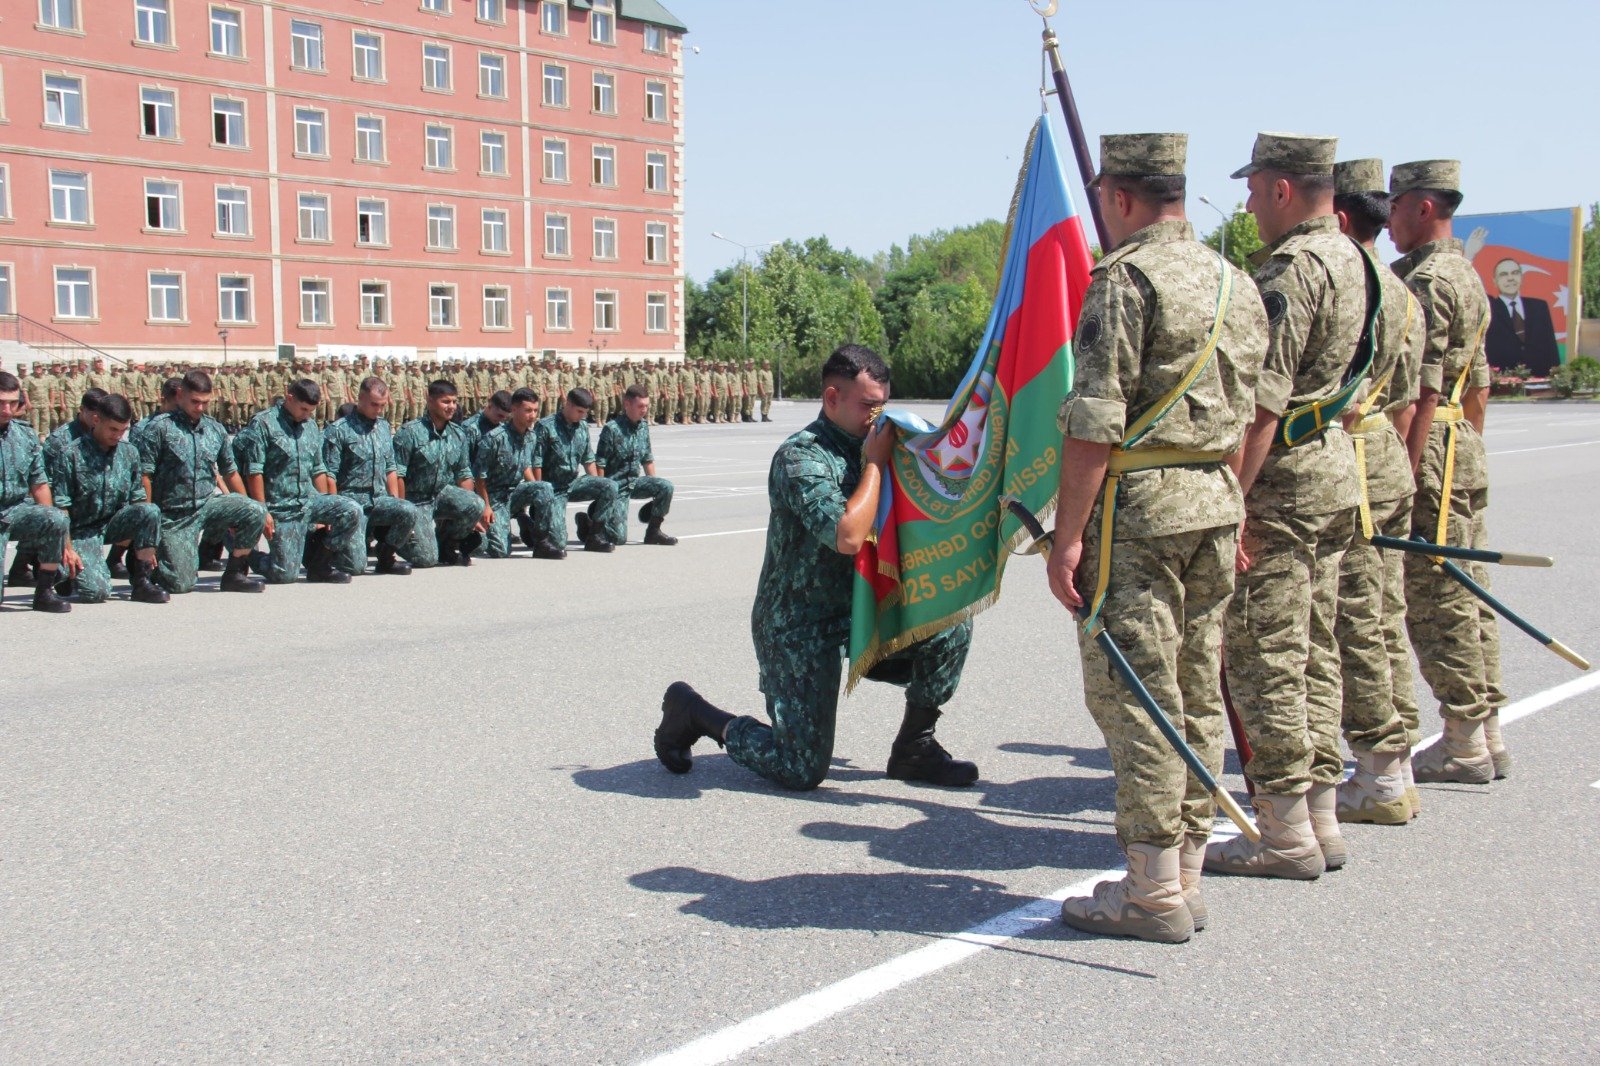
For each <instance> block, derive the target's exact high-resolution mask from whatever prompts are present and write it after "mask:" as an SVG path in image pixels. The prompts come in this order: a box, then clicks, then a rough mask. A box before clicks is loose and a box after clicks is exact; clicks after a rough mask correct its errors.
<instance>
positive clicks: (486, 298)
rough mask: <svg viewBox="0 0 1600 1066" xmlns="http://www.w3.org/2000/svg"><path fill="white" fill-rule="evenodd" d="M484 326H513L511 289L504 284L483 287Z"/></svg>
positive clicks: (494, 327)
mask: <svg viewBox="0 0 1600 1066" xmlns="http://www.w3.org/2000/svg"><path fill="white" fill-rule="evenodd" d="M483 328H484V329H510V328H511V290H510V289H508V288H506V287H505V286H504V285H485V286H484V287H483Z"/></svg>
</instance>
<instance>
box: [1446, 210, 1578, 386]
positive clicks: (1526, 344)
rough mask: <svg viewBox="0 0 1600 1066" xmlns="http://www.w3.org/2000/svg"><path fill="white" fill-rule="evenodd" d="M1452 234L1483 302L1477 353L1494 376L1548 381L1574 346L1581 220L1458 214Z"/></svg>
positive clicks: (1568, 214)
mask: <svg viewBox="0 0 1600 1066" xmlns="http://www.w3.org/2000/svg"><path fill="white" fill-rule="evenodd" d="M1454 221H1455V226H1454V229H1455V234H1456V237H1457V238H1458V239H1461V240H1462V241H1463V243H1464V245H1465V247H1464V248H1463V251H1464V252H1465V254H1466V256H1467V260H1468V261H1469V262H1471V263H1472V266H1473V269H1474V270H1476V271H1477V273H1478V277H1480V278H1482V279H1483V287H1484V290H1485V291H1486V292H1487V293H1488V296H1489V330H1488V333H1487V334H1486V335H1485V336H1484V349H1485V352H1486V354H1487V355H1488V357H1489V365H1490V366H1492V367H1493V368H1494V369H1496V370H1498V371H1502V372H1504V371H1510V370H1515V369H1517V368H1519V367H1526V368H1527V370H1528V374H1529V376H1531V377H1535V378H1547V377H1549V376H1550V375H1551V373H1552V372H1553V371H1554V370H1555V369H1556V367H1558V366H1560V365H1561V364H1562V363H1564V362H1565V361H1566V359H1567V354H1568V351H1569V349H1570V347H1571V346H1572V345H1573V344H1574V343H1575V341H1576V335H1575V333H1574V332H1573V331H1574V330H1575V329H1576V325H1577V321H1576V318H1575V314H1576V311H1577V308H1576V297H1577V293H1578V290H1579V285H1578V277H1579V275H1580V272H1581V270H1582V266H1581V264H1582V261H1583V240H1582V238H1583V217H1582V212H1581V211H1578V210H1577V209H1575V208H1556V209H1554V210H1548V211H1513V212H1506V213H1502V214H1485V215H1457V216H1455V220H1454Z"/></svg>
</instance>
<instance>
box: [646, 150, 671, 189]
mask: <svg viewBox="0 0 1600 1066" xmlns="http://www.w3.org/2000/svg"><path fill="white" fill-rule="evenodd" d="M671 165H672V163H671V157H670V156H668V155H667V153H665V152H646V153H645V154H644V191H645V192H671V191H672V176H671V172H670V170H669V169H668V168H669V167H671Z"/></svg>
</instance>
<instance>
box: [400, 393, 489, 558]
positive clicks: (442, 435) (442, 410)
mask: <svg viewBox="0 0 1600 1066" xmlns="http://www.w3.org/2000/svg"><path fill="white" fill-rule="evenodd" d="M427 392H428V404H427V410H426V411H425V412H424V414H423V415H422V417H421V418H414V419H412V420H411V421H409V422H407V423H406V424H405V425H403V426H401V427H400V432H398V433H396V434H395V435H394V462H395V468H396V473H398V474H399V475H400V491H401V492H402V493H403V494H404V495H405V498H406V499H407V500H409V501H410V502H411V503H413V504H415V505H416V507H417V510H419V511H421V512H422V520H421V521H420V522H418V523H417V531H416V536H415V537H414V539H413V540H414V542H413V544H412V545H411V547H410V550H408V551H407V552H406V558H408V559H410V560H411V562H412V564H413V565H415V566H421V567H429V566H437V565H439V564H440V563H444V564H445V565H446V566H471V565H472V553H473V552H474V551H477V549H478V546H479V545H480V544H482V543H483V533H484V531H485V530H486V529H488V528H489V526H490V524H491V523H493V521H494V511H493V510H492V509H490V507H489V506H488V504H486V503H485V502H484V501H483V500H481V499H479V498H478V495H477V493H475V492H474V491H473V480H472V445H471V444H470V443H468V440H467V431H466V430H465V429H463V428H462V427H461V425H459V424H457V423H456V421H455V417H456V404H457V403H458V402H459V401H458V397H457V393H456V387H455V384H454V383H453V382H449V381H445V380H443V379H442V378H441V379H440V380H438V381H434V382H431V383H429V385H428V390H427Z"/></svg>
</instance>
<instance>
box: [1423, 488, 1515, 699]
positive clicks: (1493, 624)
mask: <svg viewBox="0 0 1600 1066" xmlns="http://www.w3.org/2000/svg"><path fill="white" fill-rule="evenodd" d="M1439 496H1440V492H1439V486H1438V485H1437V484H1430V483H1429V479H1426V478H1421V479H1419V484H1418V488H1417V498H1416V504H1415V510H1414V513H1413V514H1412V518H1411V529H1412V531H1413V532H1415V533H1419V534H1421V535H1422V536H1424V537H1427V538H1428V539H1429V540H1433V539H1434V537H1435V536H1436V535H1437V534H1438V524H1439ZM1488 503H1489V491H1488V490H1487V489H1456V490H1454V491H1453V492H1451V494H1450V529H1449V535H1448V536H1447V538H1446V542H1447V543H1449V544H1454V545H1459V546H1468V547H1487V544H1488V525H1487V523H1486V521H1485V516H1484V511H1485V508H1486V507H1487V506H1488ZM1462 569H1464V570H1466V571H1467V573H1468V574H1469V575H1470V576H1471V577H1472V579H1473V580H1474V581H1476V582H1478V583H1479V584H1480V585H1483V586H1484V587H1485V588H1488V587H1489V572H1488V567H1487V566H1486V565H1484V564H1482V563H1470V564H1467V565H1465V566H1463V567H1462ZM1405 571H1406V606H1407V611H1406V628H1407V629H1408V630H1409V632H1410V634H1411V643H1412V646H1413V647H1415V648H1416V649H1417V660H1418V662H1419V663H1420V664H1421V666H1422V676H1423V679H1424V680H1426V681H1427V682H1428V687H1429V688H1430V689H1432V690H1433V695H1434V698H1435V699H1437V700H1438V701H1439V716H1440V717H1441V718H1454V719H1458V720H1462V721H1474V720H1478V719H1482V718H1486V717H1488V715H1489V712H1490V711H1492V710H1495V709H1497V708H1499V707H1501V706H1503V705H1504V704H1505V702H1506V694H1505V693H1504V692H1503V691H1502V690H1501V688H1500V623H1499V619H1498V618H1496V617H1495V615H1494V612H1492V611H1490V610H1489V609H1488V608H1487V607H1484V606H1483V605H1482V604H1480V602H1479V601H1478V599H1477V598H1476V597H1475V596H1473V595H1472V593H1470V592H1468V591H1467V590H1466V589H1465V588H1464V587H1463V586H1462V585H1461V584H1460V583H1459V582H1457V581H1456V580H1455V579H1454V578H1452V577H1450V576H1449V575H1448V574H1446V573H1445V572H1444V571H1443V570H1441V569H1440V568H1439V567H1437V566H1434V565H1433V564H1432V563H1431V562H1429V560H1428V558H1427V557H1426V556H1422V555H1407V556H1406V560H1405Z"/></svg>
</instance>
